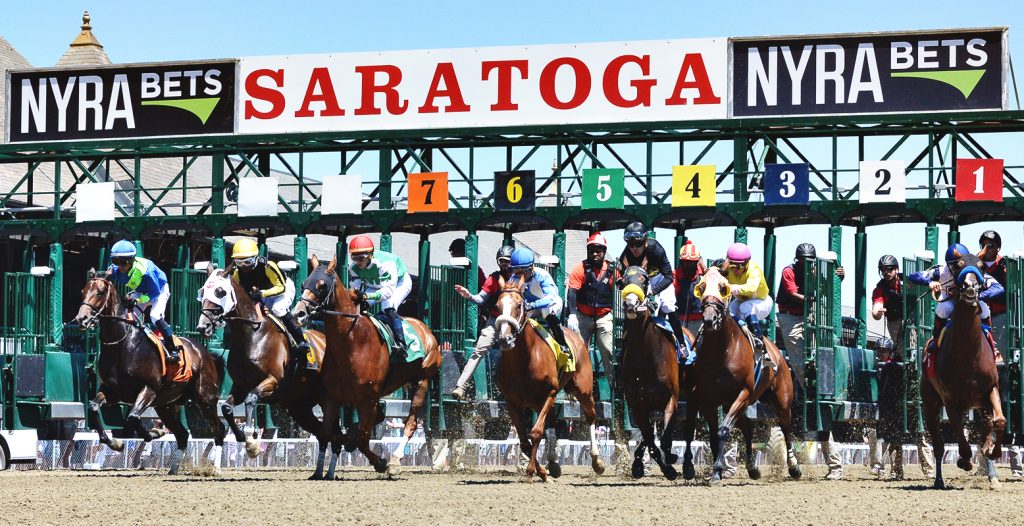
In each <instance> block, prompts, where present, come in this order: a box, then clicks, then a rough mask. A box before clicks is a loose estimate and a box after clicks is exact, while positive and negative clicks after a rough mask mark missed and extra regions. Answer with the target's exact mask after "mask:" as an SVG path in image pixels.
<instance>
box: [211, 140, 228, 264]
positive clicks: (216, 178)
mask: <svg viewBox="0 0 1024 526" xmlns="http://www.w3.org/2000/svg"><path fill="white" fill-rule="evenodd" d="M210 162H211V163H212V165H211V166H210V186H211V187H212V188H211V189H210V190H211V193H210V200H211V202H212V208H213V213H215V214H223V213H224V162H225V155H224V154H222V153H218V154H215V155H213V156H211V157H210ZM222 242H223V240H222ZM222 248H223V247H222Z"/></svg>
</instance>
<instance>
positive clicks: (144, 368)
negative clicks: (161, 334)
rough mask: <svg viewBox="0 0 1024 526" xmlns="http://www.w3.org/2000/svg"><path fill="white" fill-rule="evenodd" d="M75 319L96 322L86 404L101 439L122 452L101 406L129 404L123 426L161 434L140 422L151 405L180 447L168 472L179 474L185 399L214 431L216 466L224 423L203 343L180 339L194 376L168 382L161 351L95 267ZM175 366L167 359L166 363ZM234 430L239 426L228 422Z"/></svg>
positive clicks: (211, 365)
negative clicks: (92, 387)
mask: <svg viewBox="0 0 1024 526" xmlns="http://www.w3.org/2000/svg"><path fill="white" fill-rule="evenodd" d="M75 322H77V323H78V325H79V326H81V327H82V328H83V329H89V328H92V327H93V326H95V325H96V323H97V322H99V326H100V345H101V347H100V355H99V361H98V365H97V369H98V370H97V373H98V375H99V378H100V390H99V392H98V393H97V394H96V397H95V398H94V399H93V400H92V401H91V402H89V421H90V423H91V425H92V427H93V429H95V430H96V432H97V433H98V434H99V437H100V442H102V443H104V444H106V445H107V446H109V447H110V448H111V449H113V450H115V451H122V450H123V449H124V444H123V443H122V442H121V441H120V440H118V439H116V438H113V439H112V438H111V437H109V436H108V435H107V431H106V429H104V428H103V422H102V420H101V419H100V414H99V410H100V407H102V406H103V405H105V404H108V403H112V404H117V403H121V402H124V403H130V404H132V409H131V412H130V413H129V414H128V419H127V422H126V426H125V427H126V429H129V430H132V431H133V432H134V433H136V434H138V435H139V436H140V437H142V439H143V440H145V441H146V442H149V441H150V440H153V439H154V438H160V437H161V436H162V435H163V433H162V432H160V431H156V430H149V429H146V428H145V427H143V425H142V420H141V418H142V414H143V413H144V412H145V411H146V409H149V408H150V407H152V408H154V409H155V410H156V413H157V414H158V415H159V416H160V419H161V420H163V423H164V425H165V426H167V429H169V430H170V431H171V433H173V434H174V438H175V441H176V443H177V446H178V448H177V449H176V450H175V452H174V455H173V457H172V459H171V462H170V464H171V470H170V474H171V475H175V474H177V473H178V465H179V464H180V463H181V457H182V455H183V454H184V453H185V448H186V447H187V446H188V435H189V432H188V430H187V429H185V426H184V425H183V424H182V423H181V420H180V419H179V418H178V414H179V410H180V409H181V406H182V405H184V404H185V403H186V402H188V401H189V400H191V401H192V403H194V404H195V405H196V406H197V407H198V408H199V411H200V413H201V414H202V416H203V418H204V419H205V420H206V421H207V422H208V423H209V424H210V426H211V427H212V428H213V429H214V435H213V440H214V444H215V447H214V452H213V456H214V463H215V464H216V465H215V467H219V464H220V457H221V452H222V447H223V445H224V434H225V433H226V429H225V426H224V423H223V422H222V421H221V419H220V418H219V417H218V416H217V397H218V395H219V394H220V379H219V378H218V376H217V366H216V364H215V363H214V358H213V356H212V355H210V353H208V352H206V349H204V348H203V347H202V346H201V345H199V344H197V343H195V342H192V341H191V340H189V339H187V338H181V345H182V354H181V357H180V358H179V360H185V357H186V356H185V354H186V353H187V354H188V357H189V359H190V360H191V363H192V378H191V380H189V381H188V382H171V381H170V380H165V378H164V376H163V374H162V372H163V371H162V362H161V355H162V354H163V351H162V350H161V349H159V348H158V347H157V346H156V344H154V343H153V342H152V341H151V340H150V339H149V338H148V337H147V336H146V335H145V333H144V332H143V330H142V328H141V325H140V322H139V321H137V318H136V317H135V316H134V315H133V314H132V313H130V312H128V309H126V308H124V307H123V306H122V305H121V299H120V297H119V294H118V291H117V287H116V286H115V285H114V283H113V282H111V281H108V280H107V279H105V278H103V277H97V276H96V273H95V271H90V272H89V281H88V283H86V285H85V288H84V289H83V290H82V304H81V307H79V309H78V315H77V316H75ZM175 366H176V363H175V362H169V363H168V367H169V368H173V367H175ZM229 423H230V425H231V426H232V428H233V430H234V431H237V427H235V426H234V422H233V421H230V420H229Z"/></svg>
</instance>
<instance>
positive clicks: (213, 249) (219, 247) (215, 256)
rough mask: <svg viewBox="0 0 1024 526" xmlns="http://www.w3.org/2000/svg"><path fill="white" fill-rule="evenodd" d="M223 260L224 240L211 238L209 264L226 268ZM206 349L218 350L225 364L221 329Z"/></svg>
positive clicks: (222, 390)
mask: <svg viewBox="0 0 1024 526" xmlns="http://www.w3.org/2000/svg"><path fill="white" fill-rule="evenodd" d="M225 259H226V258H225V254H224V238H223V237H220V236H218V237H215V238H213V242H212V243H210V264H211V265H214V266H215V267H216V268H219V269H222V268H224V267H225V266H226V265H225ZM207 348H209V349H210V350H211V351H216V350H220V351H221V352H222V355H223V356H224V358H225V362H226V361H227V355H226V353H227V351H226V350H225V349H224V328H223V327H219V328H218V329H217V330H215V331H214V332H213V336H212V337H211V338H210V342H209V343H208V344H207ZM229 379H230V377H228V378H226V379H225V380H224V382H225V383H227V382H228V381H229ZM224 387H225V386H223V385H222V386H221V392H222V393H223V392H224Z"/></svg>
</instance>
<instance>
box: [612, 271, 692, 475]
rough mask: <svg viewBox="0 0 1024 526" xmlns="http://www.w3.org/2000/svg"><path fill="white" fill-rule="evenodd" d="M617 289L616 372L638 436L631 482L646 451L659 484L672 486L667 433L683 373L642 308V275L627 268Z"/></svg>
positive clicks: (666, 339)
mask: <svg viewBox="0 0 1024 526" xmlns="http://www.w3.org/2000/svg"><path fill="white" fill-rule="evenodd" d="M622 283H623V285H624V287H623V289H622V296H623V299H622V307H623V311H624V312H625V314H626V320H625V323H624V328H625V331H624V332H623V335H622V347H623V350H624V352H623V356H622V363H620V364H619V371H620V374H621V378H622V380H621V382H622V389H623V393H624V394H625V397H626V403H627V404H628V405H629V412H630V414H631V415H632V418H633V421H634V422H636V425H637V426H638V427H639V428H640V434H641V435H642V439H641V441H640V444H638V445H637V448H636V453H635V455H634V458H633V470H632V471H633V478H641V477H643V476H644V462H643V457H644V449H645V448H646V449H648V450H649V451H650V454H651V458H653V459H654V461H655V462H657V464H658V467H660V468H661V472H662V473H663V474H664V475H665V478H667V479H669V480H675V479H676V477H678V476H679V474H678V473H677V472H676V470H675V468H674V467H672V464H674V463H675V462H676V460H678V458H677V456H676V455H675V454H673V453H672V434H673V433H672V432H673V430H674V429H675V420H674V419H673V416H674V415H675V411H676V405H677V404H678V402H679V395H680V387H681V385H682V383H683V382H682V380H683V378H684V372H683V368H682V367H681V366H680V365H679V364H678V361H677V360H676V350H675V347H674V345H673V343H672V340H671V339H669V338H670V337H669V336H668V334H666V333H665V331H664V330H662V329H661V328H659V327H658V326H657V324H656V323H655V321H654V317H653V313H651V312H650V309H648V308H645V307H643V302H644V298H645V296H646V294H647V285H648V283H647V273H646V272H645V271H644V270H643V269H642V268H640V267H629V268H628V269H626V271H625V273H624V274H623V277H622ZM672 315H674V314H670V316H672ZM683 332H684V333H685V334H686V336H687V337H688V338H690V341H691V342H693V341H694V339H693V334H691V333H690V332H689V331H687V330H686V329H683ZM656 412H661V413H662V415H663V416H662V423H661V424H662V428H661V431H662V433H661V450H660V451H659V449H658V447H657V446H656V445H655V443H654V428H653V426H652V425H651V414H652V413H656ZM663 454H664V458H662V455H663Z"/></svg>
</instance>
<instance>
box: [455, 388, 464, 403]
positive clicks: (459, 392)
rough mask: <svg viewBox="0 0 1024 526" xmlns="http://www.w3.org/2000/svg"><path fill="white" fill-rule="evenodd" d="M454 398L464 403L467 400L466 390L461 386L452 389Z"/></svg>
mask: <svg viewBox="0 0 1024 526" xmlns="http://www.w3.org/2000/svg"><path fill="white" fill-rule="evenodd" d="M452 398H454V399H456V400H458V401H460V402H464V401H465V400H466V388H465V387H463V386H461V385H459V386H456V387H455V389H452Z"/></svg>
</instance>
